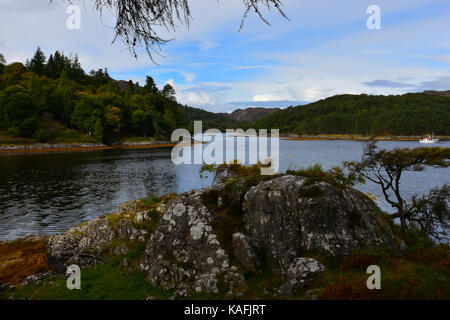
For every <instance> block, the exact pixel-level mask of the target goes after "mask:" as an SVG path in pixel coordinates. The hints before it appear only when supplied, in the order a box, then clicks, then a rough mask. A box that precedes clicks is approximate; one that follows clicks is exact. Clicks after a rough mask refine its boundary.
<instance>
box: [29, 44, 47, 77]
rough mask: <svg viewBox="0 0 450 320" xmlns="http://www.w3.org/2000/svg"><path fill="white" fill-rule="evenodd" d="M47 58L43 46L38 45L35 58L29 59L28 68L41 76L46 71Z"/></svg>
mask: <svg viewBox="0 0 450 320" xmlns="http://www.w3.org/2000/svg"><path fill="white" fill-rule="evenodd" d="M46 60H47V59H46V58H45V54H44V53H43V52H42V50H41V48H40V47H38V48H37V50H36V52H35V54H34V56H33V58H32V59H31V61H29V64H28V69H29V70H30V71H33V72H34V73H36V74H38V75H40V76H41V75H43V74H44V73H45V69H46V64H45V61H46Z"/></svg>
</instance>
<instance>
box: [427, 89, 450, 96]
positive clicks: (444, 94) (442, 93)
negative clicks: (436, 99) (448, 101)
mask: <svg viewBox="0 0 450 320" xmlns="http://www.w3.org/2000/svg"><path fill="white" fill-rule="evenodd" d="M423 93H426V94H431V95H434V96H444V97H450V90H447V91H434V90H427V91H424V92H423Z"/></svg>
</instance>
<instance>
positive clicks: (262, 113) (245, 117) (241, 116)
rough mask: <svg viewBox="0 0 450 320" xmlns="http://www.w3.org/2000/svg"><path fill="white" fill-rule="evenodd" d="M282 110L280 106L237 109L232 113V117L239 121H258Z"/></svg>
mask: <svg viewBox="0 0 450 320" xmlns="http://www.w3.org/2000/svg"><path fill="white" fill-rule="evenodd" d="M278 110H280V109H279V108H247V109H237V110H235V111H233V113H231V115H230V116H231V118H232V119H234V120H236V121H239V122H249V123H253V122H256V121H258V120H260V119H262V118H264V117H267V116H269V115H271V114H273V113H275V112H277V111H278Z"/></svg>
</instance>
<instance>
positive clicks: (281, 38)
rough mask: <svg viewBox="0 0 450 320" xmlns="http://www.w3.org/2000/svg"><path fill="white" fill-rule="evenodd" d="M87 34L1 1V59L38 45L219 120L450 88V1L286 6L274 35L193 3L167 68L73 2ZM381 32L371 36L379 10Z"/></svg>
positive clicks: (54, 10) (27, 6) (216, 5)
mask: <svg viewBox="0 0 450 320" xmlns="http://www.w3.org/2000/svg"><path fill="white" fill-rule="evenodd" d="M72 2H73V3H74V4H79V5H80V6H81V8H82V10H81V29H80V30H69V29H68V28H67V27H66V21H67V19H68V17H69V15H68V14H67V13H66V10H67V6H68V4H67V2H66V1H64V0H53V2H52V3H50V1H49V0H33V1H30V0H0V53H3V54H4V55H5V57H6V59H7V61H8V62H12V61H22V62H24V61H25V60H26V59H27V58H29V57H30V56H31V55H32V54H33V52H34V51H35V49H36V47H37V46H38V45H39V46H41V48H42V49H43V50H44V52H46V53H47V54H48V55H49V54H50V53H51V52H54V51H55V50H57V49H58V50H61V51H64V52H65V53H68V54H69V53H73V54H75V53H76V54H78V55H79V57H80V60H81V62H82V64H83V67H84V68H85V70H86V71H89V70H91V69H93V68H103V67H107V68H108V69H109V72H110V74H111V75H112V76H113V77H114V78H116V79H126V80H128V79H133V80H134V81H139V82H140V83H141V84H142V83H144V79H145V76H146V75H151V76H153V77H154V78H155V79H156V80H157V84H158V85H159V86H163V85H164V84H165V83H171V84H173V85H174V86H175V88H176V90H177V97H178V100H179V101H180V102H181V103H186V104H188V105H192V106H196V107H202V108H204V109H207V110H211V111H215V112H229V111H232V110H234V109H236V108H242V107H246V106H266V107H269V106H281V107H283V106H288V105H292V104H293V105H296V104H300V103H304V102H308V101H316V100H318V99H322V98H326V97H329V96H332V95H335V94H341V93H368V94H401V93H406V92H414V91H423V90H429V89H433V90H449V89H450V5H449V1H448V0H395V1H392V0H370V1H366V0H346V1H342V0H283V3H284V10H285V11H286V13H287V15H288V16H289V18H290V21H288V20H286V19H284V18H282V17H281V16H280V15H279V14H278V13H276V12H275V11H273V12H267V18H268V20H269V21H270V23H271V26H267V25H265V24H264V23H263V22H262V21H260V20H259V19H257V18H256V17H254V16H250V17H249V19H248V20H247V21H246V24H245V27H244V29H243V30H242V31H241V32H238V29H239V25H240V22H241V17H242V14H243V10H244V8H243V5H242V0H220V1H219V2H217V0H192V1H191V9H192V15H193V21H192V22H191V25H190V27H189V29H187V28H185V27H183V26H180V27H179V28H178V29H177V31H176V32H167V31H165V30H162V31H161V34H162V35H163V36H164V37H166V38H175V40H173V41H172V42H170V43H168V44H167V45H165V46H163V47H162V55H163V56H161V57H159V56H155V58H156V60H157V62H158V63H159V65H155V64H153V63H152V62H151V61H150V60H149V58H148V57H147V56H145V54H144V53H142V54H140V55H139V57H138V60H136V59H134V58H133V57H132V56H131V55H130V54H129V52H128V51H127V50H126V48H125V46H124V45H123V44H122V43H120V42H118V43H115V44H111V42H112V40H113V36H114V32H113V30H112V29H111V26H113V25H114V22H113V19H112V16H111V15H108V14H107V13H106V14H105V15H104V16H103V18H102V19H100V16H99V14H98V13H97V12H95V11H93V10H92V2H91V1H90V0H84V5H83V2H82V1H80V0H73V1H72ZM374 4H375V5H377V6H379V7H380V9H381V29H380V30H369V29H368V28H367V24H366V21H367V19H368V18H369V14H367V13H366V10H367V8H368V7H369V6H370V5H374Z"/></svg>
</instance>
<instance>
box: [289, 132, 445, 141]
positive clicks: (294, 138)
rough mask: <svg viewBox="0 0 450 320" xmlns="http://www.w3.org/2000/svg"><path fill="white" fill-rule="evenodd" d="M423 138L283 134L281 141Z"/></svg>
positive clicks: (414, 139) (417, 137)
mask: <svg viewBox="0 0 450 320" xmlns="http://www.w3.org/2000/svg"><path fill="white" fill-rule="evenodd" d="M422 138H423V136H391V137H367V136H350V135H349V136H346V135H316V136H312V135H302V136H298V135H293V134H281V135H280V139H281V140H286V141H314V140H317V141H334V140H336V141H337V140H344V141H363V142H367V141H370V140H374V141H417V142H418V141H419V140H420V139H422ZM435 138H438V139H439V141H449V140H450V137H448V136H436V137H435Z"/></svg>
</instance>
